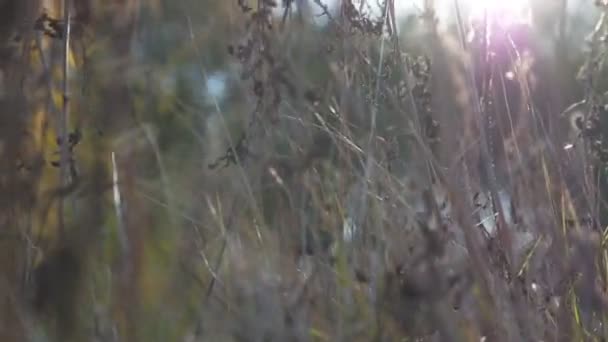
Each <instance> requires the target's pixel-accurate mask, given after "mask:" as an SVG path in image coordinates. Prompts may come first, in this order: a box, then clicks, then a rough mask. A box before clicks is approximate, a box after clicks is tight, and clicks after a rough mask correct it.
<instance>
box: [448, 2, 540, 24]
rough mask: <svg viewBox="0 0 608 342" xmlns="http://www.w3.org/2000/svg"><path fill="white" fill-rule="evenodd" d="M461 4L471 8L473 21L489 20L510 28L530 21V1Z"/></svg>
mask: <svg viewBox="0 0 608 342" xmlns="http://www.w3.org/2000/svg"><path fill="white" fill-rule="evenodd" d="M459 3H461V4H462V6H464V7H466V8H469V10H470V12H469V13H470V18H471V20H473V21H480V20H485V19H488V20H489V21H491V22H492V23H493V24H498V25H500V26H510V25H513V24H521V23H524V22H528V19H529V12H530V4H529V1H528V0H459Z"/></svg>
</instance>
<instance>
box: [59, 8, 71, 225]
mask: <svg viewBox="0 0 608 342" xmlns="http://www.w3.org/2000/svg"><path fill="white" fill-rule="evenodd" d="M70 6H71V1H70V0H64V2H63V19H64V27H63V39H64V40H63V42H64V44H63V87H62V88H63V89H62V92H63V108H62V110H61V112H60V113H59V137H60V138H61V144H59V148H60V159H59V183H60V187H62V188H63V187H64V186H66V185H67V184H69V180H68V167H69V166H68V163H69V150H68V121H69V115H70V97H69V84H68V82H69V80H68V79H69V76H70V74H69V72H70V65H69V58H70V27H71V22H70ZM58 211H59V213H58V214H59V235H60V236H63V232H64V217H63V198H62V197H60V198H59V208H58Z"/></svg>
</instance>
